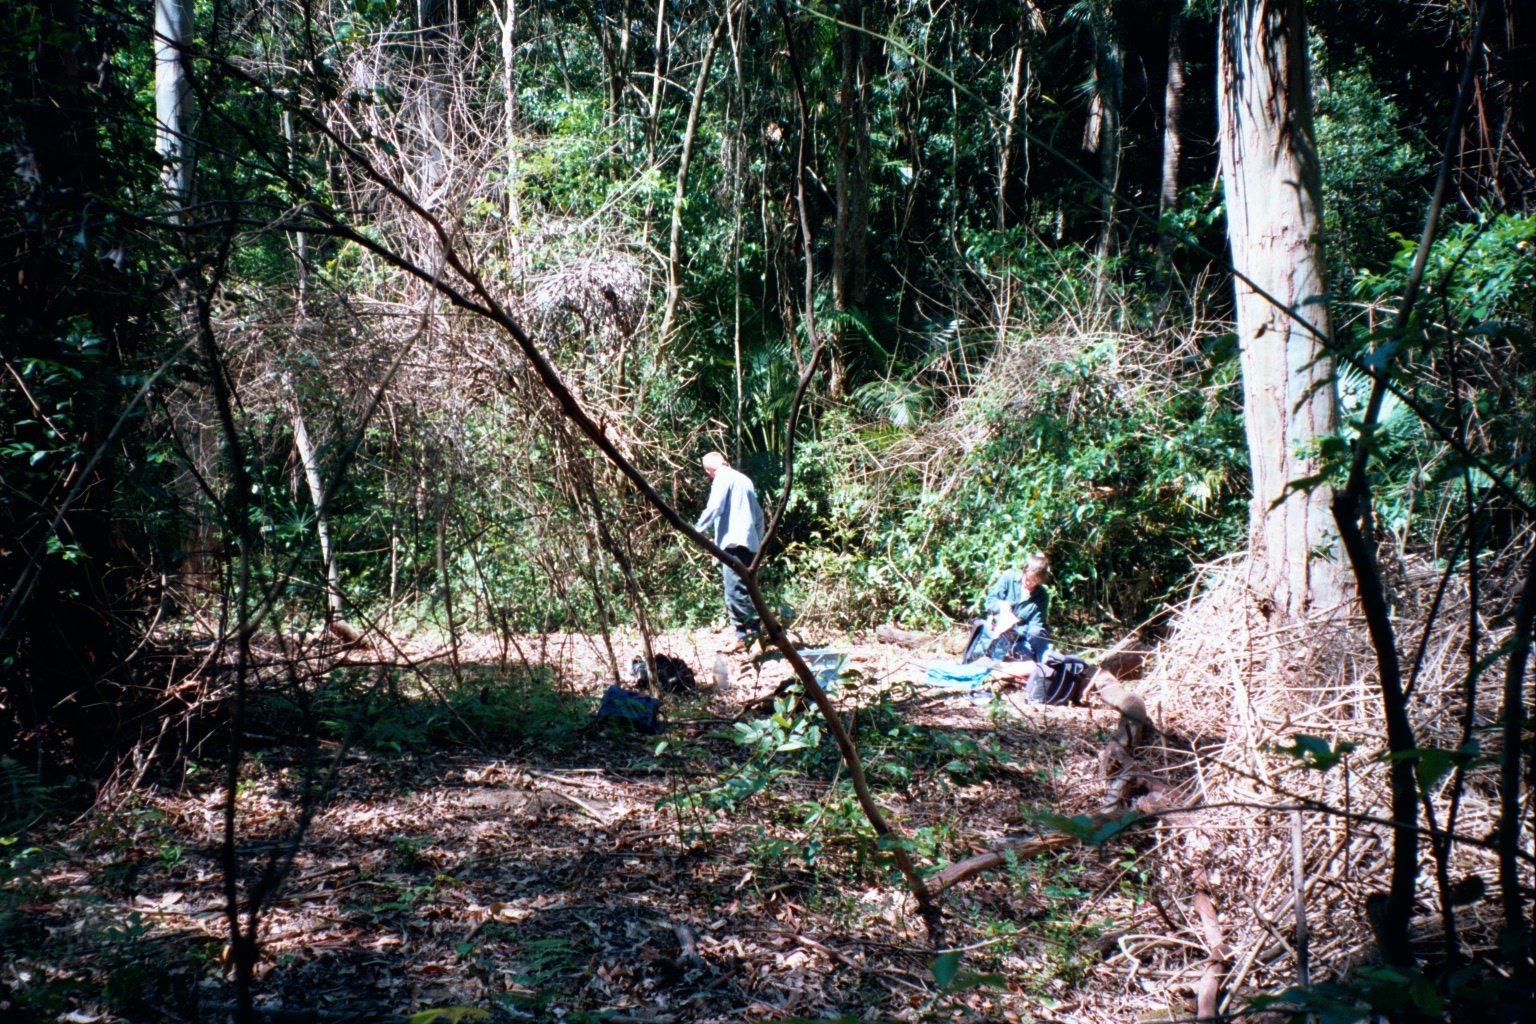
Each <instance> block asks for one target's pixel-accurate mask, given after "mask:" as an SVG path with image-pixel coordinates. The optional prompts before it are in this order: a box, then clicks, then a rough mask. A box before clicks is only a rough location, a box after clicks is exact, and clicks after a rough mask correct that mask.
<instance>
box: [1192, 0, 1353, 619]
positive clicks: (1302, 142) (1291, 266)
mask: <svg viewBox="0 0 1536 1024" xmlns="http://www.w3.org/2000/svg"><path fill="white" fill-rule="evenodd" d="M1306 38H1307V37H1306V26H1305V23H1304V21H1303V16H1302V8H1301V0H1227V2H1226V3H1225V4H1224V5H1223V7H1222V13H1221V40H1220V47H1219V48H1220V54H1219V73H1218V82H1219V88H1220V96H1219V99H1218V107H1219V116H1220V131H1221V174H1222V184H1223V188H1224V189H1225V193H1226V209H1227V234H1228V238H1229V239H1230V242H1231V247H1232V265H1233V267H1234V268H1235V269H1236V270H1237V271H1238V272H1239V274H1241V275H1242V276H1243V277H1244V278H1246V279H1247V280H1242V279H1239V280H1238V281H1237V282H1236V291H1237V303H1236V305H1237V332H1238V345H1239V351H1240V353H1241V360H1242V372H1243V413H1244V426H1245V428H1246V431H1247V435H1248V459H1249V464H1250V466H1251V468H1252V473H1253V497H1252V501H1251V503H1250V505H1249V517H1248V519H1249V545H1250V566H1249V574H1250V577H1249V585H1250V586H1251V587H1252V589H1253V592H1254V594H1255V596H1256V597H1257V599H1258V600H1259V602H1260V606H1261V607H1262V608H1263V609H1264V612H1265V614H1266V615H1268V616H1269V617H1270V619H1271V621H1274V622H1283V621H1287V620H1290V619H1294V618H1297V617H1300V616H1303V615H1305V614H1307V613H1308V612H1311V611H1317V610H1323V609H1333V608H1336V607H1337V606H1338V605H1339V604H1340V603H1342V602H1343V601H1344V599H1345V598H1346V596H1347V595H1348V593H1349V586H1348V582H1347V580H1348V567H1347V566H1346V564H1345V563H1344V560H1343V558H1342V554H1341V552H1339V550H1338V546H1337V543H1336V541H1335V540H1334V539H1332V537H1331V536H1330V534H1331V533H1332V530H1333V524H1332V519H1331V516H1330V512H1329V502H1328V494H1327V492H1326V489H1324V488H1314V489H1313V490H1312V491H1311V493H1307V492H1306V491H1301V490H1291V491H1288V486H1289V485H1290V484H1291V483H1292V482H1294V481H1299V480H1302V479H1305V478H1308V477H1312V476H1314V475H1316V474H1317V473H1318V471H1319V465H1318V463H1317V460H1316V459H1314V458H1312V457H1311V456H1310V455H1309V454H1308V448H1309V447H1310V446H1311V444H1312V442H1313V441H1314V439H1316V438H1318V437H1322V436H1324V435H1328V434H1334V433H1337V432H1338V428H1339V409H1338V398H1337V394H1336V392H1335V389H1334V385H1333V380H1332V378H1333V364H1332V361H1331V360H1329V359H1328V358H1327V357H1326V356H1325V355H1324V354H1323V347H1322V344H1321V342H1320V341H1319V340H1318V339H1319V336H1321V337H1328V336H1329V333H1330V328H1329V321H1328V305H1327V302H1326V300H1325V297H1324V296H1325V289H1324V286H1323V261H1322V252H1321V247H1320V244H1319V241H1318V239H1319V237H1320V235H1321V233H1322V222H1323V217H1322V196H1321V179H1320V176H1319V171H1318V163H1317V150H1316V146H1315V144H1314V141H1313V135H1312V91H1311V77H1310V73H1309V70H1308V66H1307V43H1306ZM1250 282H1251V283H1250ZM1255 286H1256V287H1257V288H1258V289H1262V290H1263V291H1264V292H1266V293H1268V294H1267V296H1266V295H1263V294H1260V293H1259V291H1257V290H1256V287H1255ZM1271 299H1273V301H1271ZM1275 302H1279V303H1281V304H1282V305H1284V306H1285V307H1288V308H1289V309H1290V310H1291V311H1292V312H1294V314H1295V316H1296V317H1298V318H1300V320H1302V321H1304V322H1305V324H1307V325H1310V328H1311V330H1310V331H1309V330H1308V329H1307V327H1305V326H1303V325H1302V323H1298V322H1297V320H1296V319H1294V318H1293V317H1292V316H1291V315H1289V314H1287V313H1286V312H1285V311H1284V310H1282V309H1280V308H1277V307H1276V305H1275ZM1313 332H1315V333H1313Z"/></svg>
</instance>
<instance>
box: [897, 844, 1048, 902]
mask: <svg viewBox="0 0 1536 1024" xmlns="http://www.w3.org/2000/svg"><path fill="white" fill-rule="evenodd" d="M1076 842H1077V839H1076V838H1075V837H1073V836H1068V835H1053V836H1039V837H1037V838H1034V839H1025V840H1018V841H1014V842H1011V843H1008V844H1007V845H1006V846H1003V847H1001V848H1000V849H996V850H989V851H988V852H986V853H982V854H977V855H976V856H975V857H967V858H966V859H965V860H962V861H959V862H958V863H955V864H951V865H950V866H949V867H947V868H945V869H944V870H942V871H940V872H939V873H937V874H935V875H930V876H929V877H928V879H927V882H928V891H929V892H930V893H932V894H933V895H934V896H937V895H938V894H939V893H941V892H943V891H944V890H946V889H949V888H952V887H954V886H956V885H959V884H960V883H961V882H963V881H965V880H966V879H967V878H970V877H972V876H974V875H979V874H981V873H982V872H983V871H992V870H995V869H996V868H1000V867H1003V866H1004V865H1006V864H1007V863H1008V856H1009V854H1012V855H1013V857H1014V858H1015V859H1018V860H1025V859H1028V858H1030V857H1038V856H1039V855H1040V854H1042V853H1048V852H1050V851H1051V850H1059V849H1061V848H1063V847H1066V846H1072V845H1073V844H1075V843H1076Z"/></svg>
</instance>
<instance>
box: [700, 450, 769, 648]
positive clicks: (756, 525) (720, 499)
mask: <svg viewBox="0 0 1536 1024" xmlns="http://www.w3.org/2000/svg"><path fill="white" fill-rule="evenodd" d="M704 472H706V473H708V474H709V476H710V479H711V480H713V481H714V482H713V483H712V484H711V485H710V488H709V504H708V505H706V506H705V508H704V514H703V515H702V516H700V517H699V521H698V522H697V523H695V524H694V529H696V530H698V531H699V532H700V533H703V532H705V531H706V530H708V529H709V528H710V527H711V526H713V527H714V528H715V543H716V544H718V545H720V546H721V547H722V548H724V549H725V552H726V554H728V555H732V556H733V557H735V558H736V560H737V561H739V562H741V563H742V564H743V565H750V564H752V559H753V558H755V557H757V549H758V548H759V547H760V546H761V545H762V543H763V509H762V506H761V505H759V504H758V503H757V488H756V487H754V486H753V485H752V480H751V479H750V478H749V477H748V476H747V475H746V474H745V473H741V472H738V471H737V470H734V469H732V468H731V465H730V463H728V462H726V461H725V456H724V455H721V454H720V453H719V452H710V453H709V454H708V455H706V456H704ZM720 576H721V578H722V579H723V580H724V582H725V611H726V615H727V617H728V618H729V619H730V621H731V625H732V626H734V627H736V642H735V644H734V645H733V646H731V647H730V648H728V652H735V651H741V650H745V649H746V646H747V635H748V634H749V633H754V632H756V631H757V628H758V621H757V610H756V609H755V608H753V607H752V598H751V596H750V595H749V594H748V593H747V587H746V584H745V583H743V582H742V581H741V577H740V576H738V575H736V572H735V570H733V569H731V567H730V566H727V565H721V566H720Z"/></svg>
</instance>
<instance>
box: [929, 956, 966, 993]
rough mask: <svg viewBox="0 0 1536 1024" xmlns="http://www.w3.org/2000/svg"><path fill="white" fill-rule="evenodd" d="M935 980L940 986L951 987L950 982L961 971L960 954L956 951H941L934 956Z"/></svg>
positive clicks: (933, 969)
mask: <svg viewBox="0 0 1536 1024" xmlns="http://www.w3.org/2000/svg"><path fill="white" fill-rule="evenodd" d="M931 970H932V971H933V980H934V981H935V982H936V983H937V984H938V986H939V988H949V983H950V982H952V981H954V980H955V975H956V974H959V973H960V954H959V953H956V952H949V953H940V954H939V955H938V956H937V957H935V958H934V961H933V967H932V968H931Z"/></svg>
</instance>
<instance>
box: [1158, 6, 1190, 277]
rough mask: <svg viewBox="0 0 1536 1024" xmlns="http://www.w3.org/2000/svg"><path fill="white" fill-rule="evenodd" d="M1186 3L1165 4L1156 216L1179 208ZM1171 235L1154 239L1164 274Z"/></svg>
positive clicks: (1162, 233)
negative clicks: (1160, 168)
mask: <svg viewBox="0 0 1536 1024" xmlns="http://www.w3.org/2000/svg"><path fill="white" fill-rule="evenodd" d="M1188 3H1189V0H1168V83H1167V85H1166V86H1165V87H1164V89H1163V183H1162V188H1161V189H1160V190H1159V192H1158V197H1157V216H1158V218H1159V219H1162V218H1164V217H1167V216H1168V215H1169V214H1170V213H1172V212H1173V211H1174V210H1175V209H1176V208H1177V207H1178V205H1179V159H1180V158H1181V157H1182V156H1183V152H1184V25H1185V21H1186V17H1185V14H1186V11H1185V9H1186V7H1187V6H1188ZM1173 244H1174V242H1173V235H1172V234H1171V233H1170V232H1168V231H1166V230H1164V231H1160V232H1158V236H1157V263H1158V269H1159V271H1160V272H1163V273H1166V272H1167V270H1168V267H1169V264H1170V263H1171V262H1172V260H1173Z"/></svg>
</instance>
